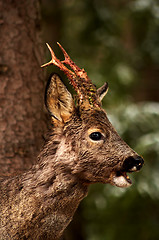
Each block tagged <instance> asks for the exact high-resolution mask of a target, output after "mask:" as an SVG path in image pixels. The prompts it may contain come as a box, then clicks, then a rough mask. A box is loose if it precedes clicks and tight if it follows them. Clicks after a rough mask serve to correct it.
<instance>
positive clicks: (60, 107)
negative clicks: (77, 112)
mask: <svg viewBox="0 0 159 240" xmlns="http://www.w3.org/2000/svg"><path fill="white" fill-rule="evenodd" d="M45 105H46V108H47V110H48V111H49V113H50V114H51V116H52V117H53V120H54V122H57V121H58V122H59V121H60V122H61V123H65V122H66V121H68V120H69V119H70V117H71V116H72V113H73V111H74V101H73V98H72V95H71V93H70V92H69V91H68V90H67V88H66V87H65V85H64V84H63V82H62V81H61V79H60V77H59V76H58V75H57V74H55V73H54V74H53V75H52V76H51V77H50V79H49V81H48V83H47V86H46V91H45Z"/></svg>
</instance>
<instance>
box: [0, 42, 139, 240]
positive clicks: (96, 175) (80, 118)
mask: <svg viewBox="0 0 159 240" xmlns="http://www.w3.org/2000/svg"><path fill="white" fill-rule="evenodd" d="M59 46H60V48H61V49H62V51H63V53H64V57H65V59H64V60H63V61H60V60H59V59H58V58H56V56H55V54H54V52H53V51H52V49H51V48H50V46H49V45H48V48H49V50H50V52H51V55H52V60H51V61H50V62H49V63H47V64H44V65H43V66H47V65H50V64H54V65H56V66H57V67H59V68H60V69H61V70H62V71H63V72H64V73H65V74H66V75H67V77H68V79H69V80H70V82H71V84H72V85H73V87H74V89H75V91H76V93H77V97H76V103H75V101H74V100H73V98H72V95H71V94H70V93H69V91H68V90H67V89H66V87H65V86H64V84H63V83H62V81H61V79H60V77H59V76H58V75H57V74H53V75H52V77H51V78H50V80H49V82H48V84H47V87H46V95H45V101H46V107H47V109H48V111H49V113H50V115H51V119H52V123H53V126H52V129H51V130H50V134H49V139H48V140H47V142H46V144H45V146H44V148H43V150H42V151H41V153H40V155H39V157H38V161H37V164H36V165H34V166H33V167H32V168H31V169H30V170H29V171H27V172H24V173H23V174H21V175H18V176H16V177H12V178H8V179H4V180H3V181H1V183H0V239H1V240H6V239H7V240H8V239H11V240H15V239H16V240H18V239H34V240H35V239H36V240H38V239H52V240H57V239H59V238H60V237H61V236H62V233H63V231H64V229H65V228H66V227H67V225H68V224H69V223H70V221H71V220H72V218H73V215H74V212H75V210H76V209H77V207H78V205H79V203H80V201H81V200H82V199H83V198H84V197H85V196H86V195H87V190H88V186H89V184H92V183H97V182H100V183H110V184H112V185H115V186H118V187H128V186H130V185H131V180H130V178H129V177H128V176H127V172H135V171H138V170H140V168H141V167H142V165H143V159H142V158H141V157H140V156H139V155H138V154H137V153H136V152H135V151H133V150H132V149H131V148H130V147H129V146H128V145H127V144H126V143H125V142H124V141H123V140H122V139H121V138H120V137H119V135H118V134H117V132H116V130H115V129H114V127H113V126H112V125H111V123H110V122H109V120H108V118H107V115H106V113H105V111H104V110H103V109H102V107H101V100H102V98H103V97H104V95H105V94H106V93H107V89H108V85H107V83H105V84H104V85H103V86H102V87H101V88H99V89H98V90H97V89H96V87H95V86H94V85H93V83H92V82H91V80H90V79H89V78H88V76H87V73H86V72H85V71H84V69H80V68H79V67H77V66H76V65H75V63H74V62H73V61H72V60H71V59H70V57H69V56H68V54H67V53H66V51H65V50H64V49H63V48H62V46H61V45H60V44H59ZM65 64H67V65H69V66H70V68H71V69H72V70H70V69H68V68H67V67H66V66H65Z"/></svg>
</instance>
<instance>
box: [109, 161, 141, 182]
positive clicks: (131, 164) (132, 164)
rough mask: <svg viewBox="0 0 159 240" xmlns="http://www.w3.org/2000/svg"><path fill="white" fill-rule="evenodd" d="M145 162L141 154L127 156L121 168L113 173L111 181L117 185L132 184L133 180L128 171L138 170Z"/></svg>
mask: <svg viewBox="0 0 159 240" xmlns="http://www.w3.org/2000/svg"><path fill="white" fill-rule="evenodd" d="M143 164H144V160H143V158H141V157H140V156H135V157H132V156H130V157H128V158H126V159H125V161H124V162H123V165H122V167H121V169H120V170H117V171H116V172H115V173H113V176H112V180H111V183H112V184H113V185H115V186H117V187H129V186H131V184H132V181H131V179H130V178H129V176H128V175H127V173H132V172H138V171H139V170H140V169H141V168H142V166H143Z"/></svg>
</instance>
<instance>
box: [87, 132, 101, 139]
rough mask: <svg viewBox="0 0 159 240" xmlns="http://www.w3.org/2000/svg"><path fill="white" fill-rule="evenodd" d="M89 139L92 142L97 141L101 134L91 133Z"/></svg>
mask: <svg viewBox="0 0 159 240" xmlns="http://www.w3.org/2000/svg"><path fill="white" fill-rule="evenodd" d="M89 137H90V138H91V139H92V140H93V141H99V140H101V139H102V134H101V133H100V132H92V133H91V134H90V135H89Z"/></svg>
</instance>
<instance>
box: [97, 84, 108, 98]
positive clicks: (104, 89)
mask: <svg viewBox="0 0 159 240" xmlns="http://www.w3.org/2000/svg"><path fill="white" fill-rule="evenodd" d="M107 92H108V83H107V82H106V83H104V85H103V86H101V87H100V88H98V89H97V94H98V96H99V98H100V100H101V101H102V99H103V98H104V96H105V95H106V94H107Z"/></svg>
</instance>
